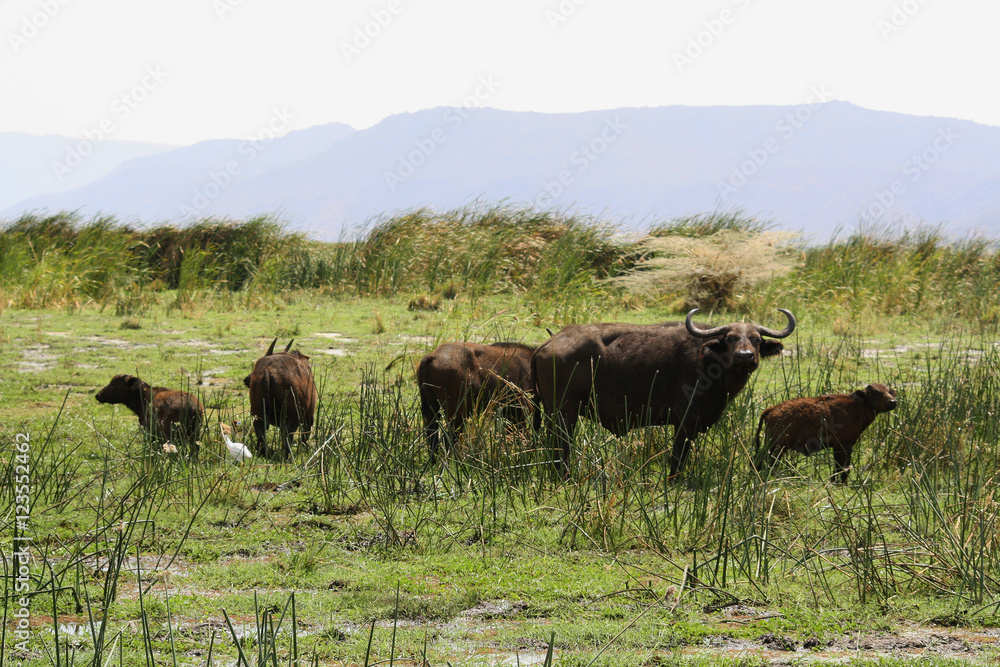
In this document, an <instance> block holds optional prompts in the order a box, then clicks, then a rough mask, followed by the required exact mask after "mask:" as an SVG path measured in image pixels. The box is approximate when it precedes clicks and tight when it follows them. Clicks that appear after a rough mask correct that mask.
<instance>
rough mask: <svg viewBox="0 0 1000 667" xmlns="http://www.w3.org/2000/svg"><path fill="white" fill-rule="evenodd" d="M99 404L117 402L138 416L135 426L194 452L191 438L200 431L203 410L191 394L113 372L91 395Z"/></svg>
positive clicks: (196, 448)
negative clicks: (180, 443) (97, 390)
mask: <svg viewBox="0 0 1000 667" xmlns="http://www.w3.org/2000/svg"><path fill="white" fill-rule="evenodd" d="M95 398H97V401H98V402H99V403H120V404H122V405H124V406H125V407H126V408H128V409H129V410H131V411H132V412H134V413H135V414H136V416H137V417H139V425H140V426H142V427H143V428H144V429H146V430H147V431H149V432H150V433H152V434H153V435H154V436H156V437H158V438H162V439H163V440H165V441H168V440H174V441H180V442H184V443H186V444H187V445H188V447H189V448H190V452H191V455H192V456H197V455H198V445H197V443H196V441H195V439H196V438H197V436H198V433H199V432H200V431H201V422H202V418H203V417H204V416H205V409H204V408H203V407H202V406H201V402H199V401H198V399H197V397H195V396H194V395H193V394H189V393H188V392H186V391H175V390H172V389H167V388H165V387H150V386H149V383H147V382H143V381H142V380H140V379H139V378H137V377H135V376H134V375H116V376H114V377H113V378H111V382H109V383H108V386H106V387H105V388H104V389H101V390H100V391H99V392H97V395H96V396H95Z"/></svg>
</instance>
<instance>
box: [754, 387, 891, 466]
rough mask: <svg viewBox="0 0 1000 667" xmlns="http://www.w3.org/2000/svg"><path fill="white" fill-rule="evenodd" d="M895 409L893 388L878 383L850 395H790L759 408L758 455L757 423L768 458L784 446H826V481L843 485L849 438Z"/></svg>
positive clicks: (800, 449)
mask: <svg viewBox="0 0 1000 667" xmlns="http://www.w3.org/2000/svg"><path fill="white" fill-rule="evenodd" d="M895 409H896V392H895V390H893V389H890V388H889V387H887V386H885V385H884V384H870V385H868V386H867V387H865V388H864V389H863V390H861V389H859V390H858V391H856V392H854V393H853V394H829V395H826V396H816V397H814V398H795V399H792V400H790V401H785V402H784V403H779V404H777V405H775V406H773V407H770V408H768V409H767V410H765V411H764V413H763V414H762V415H761V416H760V421H758V422H757V436H756V440H757V453H758V457H760V456H763V455H764V450H762V449H761V446H760V430H761V426H763V427H764V440H765V442H766V444H767V458H769V459H770V461H771V463H773V462H775V461H777V460H778V459H779V458H781V456H782V455H783V454H784V453H785V452H787V451H789V450H792V451H796V452H800V453H802V454H812V453H814V452H818V451H820V450H821V449H826V448H827V447H829V448H831V449H833V465H834V473H833V476H832V477H831V478H830V481H839V482H840V483H841V484H844V483H845V482H847V474H848V472H849V471H850V465H851V452H852V451H853V450H854V443H855V442H857V441H858V438H859V437H861V434H862V433H863V432H864V430H865V429H866V428H868V426H869V425H870V424H871V423H872V422H873V421H875V415H877V414H878V413H880V412H889V411H890V410H895ZM758 461H759V458H758ZM758 467H759V465H758Z"/></svg>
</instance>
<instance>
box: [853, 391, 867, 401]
mask: <svg viewBox="0 0 1000 667" xmlns="http://www.w3.org/2000/svg"><path fill="white" fill-rule="evenodd" d="M851 398H853V399H854V400H855V401H860V402H861V403H867V402H868V394H867V393H866V392H865V390H864V389H858V390H857V391H855V392H854V393H853V394H851Z"/></svg>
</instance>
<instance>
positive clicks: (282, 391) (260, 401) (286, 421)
mask: <svg viewBox="0 0 1000 667" xmlns="http://www.w3.org/2000/svg"><path fill="white" fill-rule="evenodd" d="M276 342H278V339H277V338H275V339H274V340H273V341H271V346H270V347H269V348H267V353H266V354H265V355H264V356H263V357H261V358H260V359H258V360H257V362H256V363H255V364H254V367H253V370H252V371H250V375H248V376H246V377H245V378H243V384H245V385H246V386H247V388H248V389H249V390H250V414H252V415H253V430H254V433H256V435H257V452H258V453H259V454H260V455H261V456H264V457H265V458H269V457H270V456H271V450H270V448H268V446H267V440H266V437H265V436H266V431H267V427H268V426H270V425H272V424H273V425H275V426H277V427H278V429H279V431H281V436H282V441H283V442H282V453H283V455H284V457H285V458H288V457H289V456H291V453H292V438H293V437H294V435H295V433H300V434H301V436H302V442H307V441H308V440H309V433H310V432H311V431H312V426H313V419H314V417H315V415H316V403H317V402H318V401H319V392H317V391H316V382H315V380H313V374H312V369H311V368H310V367H309V357H307V356H306V355H304V354H302V353H301V352H299V351H298V350H292V351H291V352H289V351H288V350H289V349H290V348H291V347H292V341H288V345H287V346H286V347H285V351H284V352H277V353H276V352H275V351H274V344H275V343H276Z"/></svg>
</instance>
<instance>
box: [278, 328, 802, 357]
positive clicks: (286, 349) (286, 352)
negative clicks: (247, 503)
mask: <svg viewBox="0 0 1000 667" xmlns="http://www.w3.org/2000/svg"><path fill="white" fill-rule="evenodd" d="M788 333H791V331H789V332H788ZM275 340H277V339H275ZM294 342H295V339H294V338H293V339H291V340H290V341H288V345H286V346H285V354H288V351H289V350H290V349H292V343H294Z"/></svg>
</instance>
